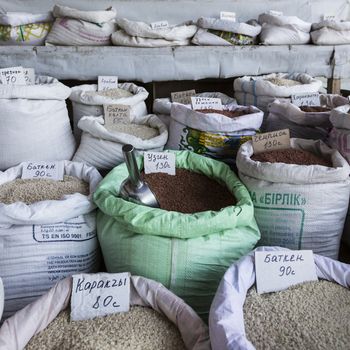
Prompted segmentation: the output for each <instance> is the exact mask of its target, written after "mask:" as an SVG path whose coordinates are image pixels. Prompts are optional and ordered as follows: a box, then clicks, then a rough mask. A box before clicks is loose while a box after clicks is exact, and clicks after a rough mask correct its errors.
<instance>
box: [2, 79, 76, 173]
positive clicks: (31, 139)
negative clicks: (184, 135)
mask: <svg viewBox="0 0 350 350" xmlns="http://www.w3.org/2000/svg"><path fill="white" fill-rule="evenodd" d="M69 94H70V88H69V87H67V86H65V85H63V84H62V83H60V82H59V81H58V80H57V79H55V78H51V77H46V76H36V79H35V84H34V85H25V86H24V85H1V84H0V149H1V152H0V170H5V169H8V168H9V167H11V166H14V165H17V164H18V163H20V162H24V161H28V160H50V161H53V160H64V159H68V160H69V159H71V158H72V156H73V154H74V151H75V140H74V136H73V134H72V129H71V126H70V121H69V116H68V111H67V107H66V101H65V100H66V98H67V97H68V96H69Z"/></svg>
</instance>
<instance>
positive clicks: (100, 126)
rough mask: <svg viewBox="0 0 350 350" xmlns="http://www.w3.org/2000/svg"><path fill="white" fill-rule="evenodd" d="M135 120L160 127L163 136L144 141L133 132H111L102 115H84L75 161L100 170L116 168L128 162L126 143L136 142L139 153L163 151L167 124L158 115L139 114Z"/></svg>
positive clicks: (138, 122) (166, 136)
mask: <svg viewBox="0 0 350 350" xmlns="http://www.w3.org/2000/svg"><path fill="white" fill-rule="evenodd" d="M132 121H133V122H134V123H136V124H144V125H147V126H150V127H153V128H156V129H158V131H159V135H158V136H156V137H154V138H151V139H149V140H142V139H140V138H138V137H136V136H133V135H130V134H124V133H121V132H111V131H109V130H107V129H106V128H105V127H104V119H103V117H102V116H100V117H97V118H96V117H83V118H82V119H80V121H79V123H78V127H79V128H80V129H81V130H83V134H82V137H81V142H80V145H79V147H78V149H77V152H76V153H75V155H74V157H73V160H74V161H76V162H82V163H86V164H88V165H92V166H94V167H96V168H97V169H112V168H114V167H115V166H117V165H118V164H120V163H122V162H124V157H123V151H122V148H123V145H125V144H132V145H133V146H134V147H135V151H136V155H138V154H140V152H141V154H142V152H143V151H157V152H158V151H162V150H163V148H164V145H165V143H166V142H167V139H168V131H167V128H166V126H165V125H164V124H163V123H162V122H161V121H160V120H159V119H158V118H157V116H155V115H152V114H150V115H146V116H142V117H135V118H133V119H132Z"/></svg>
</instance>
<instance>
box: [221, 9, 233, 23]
mask: <svg viewBox="0 0 350 350" xmlns="http://www.w3.org/2000/svg"><path fill="white" fill-rule="evenodd" d="M220 19H223V20H226V21H232V22H236V13H235V12H227V11H220Z"/></svg>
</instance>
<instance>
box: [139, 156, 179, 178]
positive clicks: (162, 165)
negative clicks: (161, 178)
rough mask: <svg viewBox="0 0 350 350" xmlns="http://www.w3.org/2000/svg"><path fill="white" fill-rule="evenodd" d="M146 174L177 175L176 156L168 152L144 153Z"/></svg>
mask: <svg viewBox="0 0 350 350" xmlns="http://www.w3.org/2000/svg"><path fill="white" fill-rule="evenodd" d="M143 161H144V168H145V174H151V173H166V174H169V175H175V154H174V153H168V152H144V155H143Z"/></svg>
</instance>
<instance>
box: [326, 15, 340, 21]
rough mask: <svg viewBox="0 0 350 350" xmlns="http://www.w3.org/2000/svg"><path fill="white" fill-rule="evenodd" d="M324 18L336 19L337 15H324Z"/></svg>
mask: <svg viewBox="0 0 350 350" xmlns="http://www.w3.org/2000/svg"><path fill="white" fill-rule="evenodd" d="M323 20H324V21H336V20H337V18H336V16H335V15H323Z"/></svg>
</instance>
